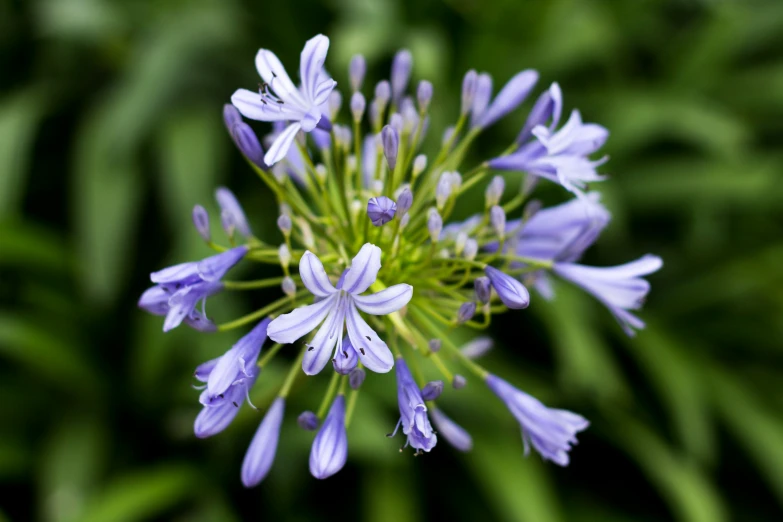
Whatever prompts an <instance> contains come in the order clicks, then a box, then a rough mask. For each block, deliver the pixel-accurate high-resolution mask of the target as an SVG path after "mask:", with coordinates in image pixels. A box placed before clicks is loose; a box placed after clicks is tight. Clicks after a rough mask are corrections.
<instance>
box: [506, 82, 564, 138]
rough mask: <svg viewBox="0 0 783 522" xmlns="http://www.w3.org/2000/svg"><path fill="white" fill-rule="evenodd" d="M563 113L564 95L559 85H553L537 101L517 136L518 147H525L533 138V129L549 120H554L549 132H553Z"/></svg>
mask: <svg viewBox="0 0 783 522" xmlns="http://www.w3.org/2000/svg"><path fill="white" fill-rule="evenodd" d="M562 113H563V93H562V91H561V90H560V86H559V85H558V84H557V83H553V84H552V85H551V86H550V87H549V89H547V90H546V91H545V92H543V93H542V94H541V96H539V97H538V100H536V103H535V105H533V109H532V110H531V111H530V114H529V115H528V117H527V121H526V122H525V125H524V126H523V127H522V130H521V131H520V133H519V136H517V140H516V142H517V145H524V144H525V143H527V141H528V140H530V138H532V137H533V129H535V128H536V127H538V126H539V125H544V124H545V123H546V122H547V120H550V119H551V120H552V123H551V125H550V126H549V131H550V132H551V131H553V130H554V129H555V127H556V126H557V124H558V122H559V121H560V115H561V114H562Z"/></svg>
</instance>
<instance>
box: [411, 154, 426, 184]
mask: <svg viewBox="0 0 783 522" xmlns="http://www.w3.org/2000/svg"><path fill="white" fill-rule="evenodd" d="M426 168H427V156H425V155H424V154H419V155H418V156H416V158H414V160H413V179H416V178H418V177H419V174H421V173H422V172H424V169H426Z"/></svg>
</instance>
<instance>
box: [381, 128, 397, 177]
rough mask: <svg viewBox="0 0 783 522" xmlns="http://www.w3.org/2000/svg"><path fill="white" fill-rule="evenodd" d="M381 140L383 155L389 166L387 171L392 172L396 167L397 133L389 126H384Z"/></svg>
mask: <svg viewBox="0 0 783 522" xmlns="http://www.w3.org/2000/svg"><path fill="white" fill-rule="evenodd" d="M381 139H382V140H383V155H384V156H385V157H386V162H387V163H388V164H389V170H392V171H393V170H394V167H396V166H397V152H398V149H399V146H400V138H399V134H398V133H397V131H396V130H395V129H394V127H392V126H391V125H386V126H385V127H384V128H383V130H382V131H381Z"/></svg>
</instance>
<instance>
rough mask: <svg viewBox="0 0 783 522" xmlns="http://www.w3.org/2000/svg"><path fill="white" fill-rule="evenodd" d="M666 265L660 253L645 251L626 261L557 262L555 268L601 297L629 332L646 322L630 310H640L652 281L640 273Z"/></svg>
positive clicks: (642, 326) (562, 275)
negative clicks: (601, 264)
mask: <svg viewBox="0 0 783 522" xmlns="http://www.w3.org/2000/svg"><path fill="white" fill-rule="evenodd" d="M661 266H663V261H662V260H661V258H660V257H658V256H654V255H650V254H648V255H646V256H642V257H641V258H639V259H637V260H636V261H631V262H630V263H626V264H624V265H619V266H612V267H594V266H584V265H577V264H575V263H555V266H554V268H553V270H554V272H555V273H556V274H557V275H559V276H560V277H562V278H563V279H567V280H568V281H571V282H572V283H574V284H575V285H577V286H581V287H582V288H583V289H585V290H586V291H587V292H589V293H591V294H593V296H594V297H595V298H596V299H598V300H599V301H601V302H602V303H603V304H604V305H606V307H607V308H608V309H609V311H610V312H612V315H614V317H615V318H616V319H617V321H618V322H619V323H620V326H622V327H623V330H624V331H625V333H626V334H628V335H629V336H633V335H635V332H634V328H644V322H643V321H642V320H641V319H639V318H638V317H636V316H635V315H633V314H632V313H630V312H629V311H628V310H638V309H639V308H641V306H642V304H643V303H644V298H645V297H646V296H647V292H649V291H650V283H648V282H647V281H646V280H645V279H642V278H641V277H640V276H643V275H648V274H652V273H653V272H655V271H657V270H658V269H660V268H661Z"/></svg>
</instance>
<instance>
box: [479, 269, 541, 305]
mask: <svg viewBox="0 0 783 522" xmlns="http://www.w3.org/2000/svg"><path fill="white" fill-rule="evenodd" d="M484 273H485V274H487V277H489V280H490V281H491V282H492V286H493V287H494V288H495V291H496V292H497V293H498V297H500V300H501V301H503V304H504V305H506V306H507V307H509V308H511V309H514V310H519V309H522V308H527V306H528V305H529V304H530V293H529V292H528V291H527V288H525V287H524V286H523V285H522V283H520V282H519V281H517V280H516V279H514V278H513V277H511V276H510V275H508V274H505V273H503V272H501V271H500V270H498V269H497V268H494V267H491V266H487V267H485V268H484Z"/></svg>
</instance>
